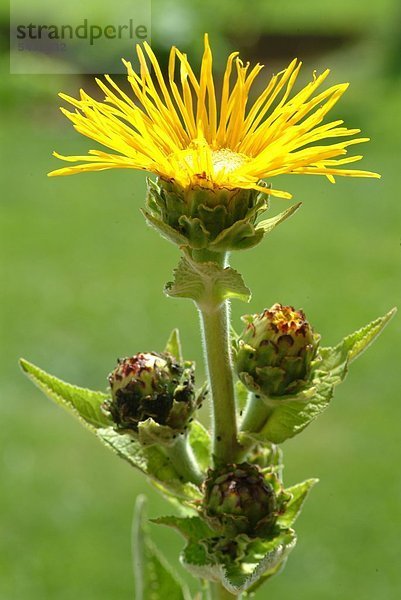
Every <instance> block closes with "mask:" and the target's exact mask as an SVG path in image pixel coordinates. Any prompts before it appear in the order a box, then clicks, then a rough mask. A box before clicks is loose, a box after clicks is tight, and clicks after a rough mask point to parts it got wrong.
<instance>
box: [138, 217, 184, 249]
mask: <svg viewBox="0 0 401 600" xmlns="http://www.w3.org/2000/svg"><path fill="white" fill-rule="evenodd" d="M141 212H142V214H143V216H144V217H145V220H146V222H147V224H148V225H149V226H150V227H152V228H153V229H156V231H158V232H159V233H160V235H161V236H162V237H164V238H165V239H166V240H168V241H169V242H173V244H177V245H178V246H185V245H187V244H188V240H187V238H186V237H185V236H184V235H181V233H179V232H178V231H176V230H175V229H173V227H170V225H167V223H164V222H163V221H161V220H160V219H157V218H156V217H154V216H153V215H151V214H150V212H148V211H146V210H144V209H141Z"/></svg>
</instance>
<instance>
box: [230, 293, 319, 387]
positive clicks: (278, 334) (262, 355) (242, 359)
mask: <svg viewBox="0 0 401 600" xmlns="http://www.w3.org/2000/svg"><path fill="white" fill-rule="evenodd" d="M243 320H244V321H245V322H246V323H247V326H246V328H245V330H244V331H243V333H242V334H241V336H240V338H239V339H238V341H237V344H236V349H235V367H236V370H237V373H238V376H239V378H240V379H241V381H242V382H243V384H244V385H245V386H246V387H247V388H248V389H249V390H250V391H252V392H255V393H256V394H261V395H264V396H268V397H270V398H274V397H277V396H286V395H289V394H294V393H297V392H298V391H299V390H301V389H302V388H303V387H304V386H305V385H306V384H307V382H308V380H309V377H310V374H311V369H312V365H313V362H314V360H315V358H316V354H317V349H318V345H319V340H320V336H319V335H317V334H315V333H314V332H313V329H312V328H311V326H310V325H309V323H308V321H307V320H306V318H305V315H304V313H303V312H302V311H301V310H299V311H296V310H294V308H293V307H292V306H282V305H281V304H274V305H273V306H272V307H271V308H270V309H265V310H264V311H263V312H262V313H261V314H256V315H247V316H245V317H243Z"/></svg>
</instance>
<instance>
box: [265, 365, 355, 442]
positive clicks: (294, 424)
mask: <svg viewBox="0 0 401 600" xmlns="http://www.w3.org/2000/svg"><path fill="white" fill-rule="evenodd" d="M346 366H347V365H346V364H343V365H342V367H343V370H342V372H341V373H339V372H338V369H337V370H336V371H335V372H329V373H325V372H321V371H319V372H317V373H316V374H315V378H314V379H313V380H312V383H311V387H310V388H309V390H307V392H308V393H305V395H303V394H302V393H301V394H298V395H297V396H296V397H295V399H293V398H291V397H288V396H287V398H282V399H280V400H277V403H276V404H275V408H274V410H273V412H272V413H271V415H270V417H269V419H268V421H267V423H266V425H265V426H264V428H263V430H262V431H261V432H260V434H258V438H259V441H260V442H263V441H264V440H266V441H269V442H273V443H274V444H281V443H283V442H284V441H285V440H287V439H289V438H291V437H294V435H297V434H298V433H300V432H301V431H303V430H304V429H305V427H306V426H307V425H309V424H310V423H311V422H312V421H314V420H315V419H316V418H317V417H318V416H319V415H320V414H321V413H322V412H323V411H324V410H325V409H326V408H327V406H328V405H329V403H330V400H331V399H332V397H333V394H334V386H335V385H337V384H338V383H340V382H341V381H342V380H343V379H344V377H345V374H346ZM312 392H313V396H312ZM310 396H311V397H310ZM290 398H291V399H290ZM253 437H254V436H253Z"/></svg>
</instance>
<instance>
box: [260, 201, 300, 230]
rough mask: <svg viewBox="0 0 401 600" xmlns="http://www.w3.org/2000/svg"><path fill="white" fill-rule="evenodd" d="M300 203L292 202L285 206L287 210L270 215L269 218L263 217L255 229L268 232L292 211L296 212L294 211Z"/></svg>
mask: <svg viewBox="0 0 401 600" xmlns="http://www.w3.org/2000/svg"><path fill="white" fill-rule="evenodd" d="M301 204H302V202H298V203H297V204H293V205H292V206H290V208H287V210H285V211H283V212H281V213H280V214H278V215H276V216H275V217H271V218H270V219H265V220H264V221H260V222H259V223H258V224H257V227H256V231H263V232H264V233H270V232H271V231H273V229H274V228H275V227H277V225H280V223H282V222H283V221H285V220H286V219H288V218H289V217H291V216H292V215H293V214H294V213H296V211H297V210H298V208H299V207H300V206H301Z"/></svg>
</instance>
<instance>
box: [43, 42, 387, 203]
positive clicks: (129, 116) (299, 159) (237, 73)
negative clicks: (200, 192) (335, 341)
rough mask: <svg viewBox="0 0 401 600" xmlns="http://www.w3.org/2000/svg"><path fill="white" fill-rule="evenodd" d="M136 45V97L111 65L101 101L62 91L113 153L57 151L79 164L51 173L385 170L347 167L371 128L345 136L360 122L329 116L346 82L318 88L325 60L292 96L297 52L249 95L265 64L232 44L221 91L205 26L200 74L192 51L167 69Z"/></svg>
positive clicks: (240, 176) (240, 183)
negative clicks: (245, 57) (249, 59)
mask: <svg viewBox="0 0 401 600" xmlns="http://www.w3.org/2000/svg"><path fill="white" fill-rule="evenodd" d="M137 52H138V57H139V61H140V66H141V68H140V74H138V73H135V72H134V70H133V68H132V65H131V63H129V62H127V61H123V62H124V64H125V66H126V67H127V71H128V81H129V83H130V85H131V88H132V91H133V94H134V97H133V98H131V97H130V96H128V95H127V94H126V93H125V92H123V91H122V90H121V89H120V88H119V87H118V85H117V84H116V83H115V82H114V81H113V80H112V79H111V78H110V77H109V76H108V75H106V76H105V79H106V81H107V83H108V84H109V85H106V84H105V83H104V82H103V81H101V80H98V79H97V80H96V81H97V84H98V85H99V87H100V88H101V90H102V91H103V92H104V93H105V100H104V102H98V101H97V100H94V99H93V98H91V97H90V96H89V95H88V94H86V93H85V92H84V91H83V90H81V92H80V99H79V100H76V99H74V98H71V97H69V96H66V95H65V94H60V96H61V97H62V98H63V99H64V100H66V101H67V102H69V103H70V104H72V105H73V106H74V107H75V108H76V111H75V112H69V111H67V110H65V109H64V108H62V109H61V110H62V112H63V113H64V114H65V115H66V116H67V117H68V119H70V121H72V123H73V125H74V127H75V129H76V130H77V131H78V132H80V133H82V134H83V135H85V136H87V137H89V138H92V139H93V140H95V141H96V142H99V143H100V144H102V145H103V146H106V147H107V148H110V149H111V150H113V151H115V152H116V154H112V153H107V152H103V151H100V150H90V151H89V154H88V155H87V156H61V155H60V154H58V153H56V152H55V153H54V156H56V157H57V158H60V159H62V160H65V161H67V162H71V163H75V162H78V163H80V164H78V165H74V166H69V167H66V168H62V169H58V170H56V171H52V172H51V173H49V175H51V176H53V175H70V174H73V173H82V172H86V171H101V170H104V169H117V168H125V169H142V170H145V171H150V172H153V173H156V174H157V175H159V176H160V177H161V178H162V179H164V180H167V181H170V182H172V183H173V184H174V183H176V184H177V185H179V186H180V187H182V188H184V189H190V188H192V187H195V186H200V187H202V188H208V189H216V188H226V189H229V190H230V189H231V190H233V189H236V188H244V189H255V190H260V191H264V192H265V191H266V189H265V188H261V187H260V180H261V179H270V178H272V177H275V176H276V175H281V174H285V173H291V174H306V175H325V176H326V177H327V178H328V179H329V180H330V181H331V182H333V183H334V176H335V175H345V176H352V177H380V175H378V174H377V173H371V172H369V171H359V170H353V169H347V168H343V166H344V165H347V164H349V163H353V162H355V161H358V160H360V159H361V158H362V156H360V155H358V156H346V154H347V149H348V147H349V146H352V145H354V144H359V143H361V142H366V141H368V140H369V138H361V137H359V138H358V137H356V138H355V137H354V138H353V139H348V138H350V137H351V136H355V135H356V134H358V133H360V130H359V129H347V128H346V127H344V126H343V121H341V120H336V121H331V122H328V123H323V121H324V119H325V117H326V114H327V113H328V112H329V110H330V109H331V108H332V107H333V106H334V105H335V104H336V103H337V101H338V100H339V99H340V98H341V96H342V95H343V93H344V92H345V90H346V89H347V87H348V84H347V83H343V84H338V85H334V86H332V87H330V88H328V89H327V90H325V91H318V89H319V88H320V86H321V85H322V83H323V82H324V81H325V79H326V78H327V76H328V74H329V70H328V69H327V70H326V71H324V72H323V73H322V74H321V75H319V76H316V75H315V74H314V75H313V80H312V81H311V82H310V83H308V84H307V85H306V86H305V87H304V88H303V89H301V90H300V91H299V92H298V93H296V94H293V95H292V96H291V92H292V90H293V87H294V85H295V82H296V80H297V77H298V74H299V71H300V69H301V64H302V63H301V62H298V61H297V59H294V60H293V61H292V62H291V63H290V65H289V66H288V67H287V68H286V69H284V71H281V72H280V73H278V74H277V75H274V76H273V77H272V78H271V80H270V81H269V82H268V84H267V86H266V87H265V88H264V90H263V91H262V93H261V94H260V96H259V97H258V98H257V99H256V100H255V101H254V102H253V103H250V102H249V93H250V90H251V87H252V84H253V83H254V81H255V79H256V77H257V76H258V74H259V73H260V71H261V70H262V68H263V67H262V65H260V64H257V65H255V66H254V67H253V68H252V69H251V68H250V66H249V64H248V63H247V64H245V65H244V64H243V62H242V61H241V60H240V58H239V57H238V52H233V53H232V54H231V55H230V56H229V58H228V60H227V66H226V70H225V73H224V77H223V85H222V91H221V96H220V98H219V100H217V98H216V93H215V87H214V80H213V73H212V52H211V49H210V46H209V41H208V36H207V35H205V50H204V54H203V59H202V66H201V71H200V76H199V78H197V77H196V76H195V74H194V72H193V70H192V68H191V66H190V64H189V62H188V59H187V56H186V55H185V54H182V53H181V52H180V51H179V50H178V49H177V48H175V47H173V48H172V49H171V53H170V60H169V68H168V78H167V79H166V78H165V77H163V74H162V72H161V69H160V67H159V64H158V62H157V59H156V57H155V55H154V53H153V52H152V50H151V48H150V46H149V45H148V44H147V43H145V44H144V50H143V49H142V48H141V47H140V46H138V47H137ZM151 67H152V68H153V74H152V73H151V70H150V68H151ZM341 138H346V139H345V141H344V140H341ZM329 140H330V141H329ZM269 193H270V194H271V195H273V196H278V197H281V198H291V194H289V193H288V192H283V191H279V190H274V189H272V190H270V191H269Z"/></svg>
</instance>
